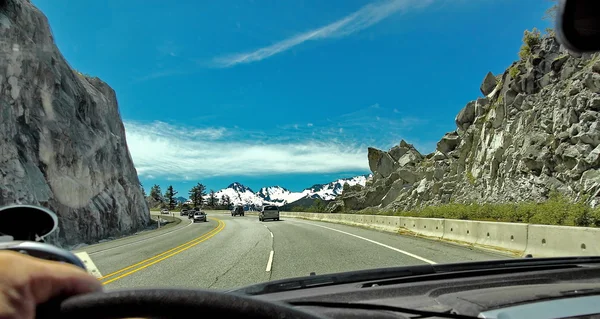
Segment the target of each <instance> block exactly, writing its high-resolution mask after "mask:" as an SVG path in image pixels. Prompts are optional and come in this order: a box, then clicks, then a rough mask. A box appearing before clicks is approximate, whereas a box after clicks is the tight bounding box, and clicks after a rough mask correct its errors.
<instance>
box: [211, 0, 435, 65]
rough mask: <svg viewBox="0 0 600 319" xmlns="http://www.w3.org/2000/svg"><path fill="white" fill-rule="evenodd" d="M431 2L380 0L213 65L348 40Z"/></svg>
mask: <svg viewBox="0 0 600 319" xmlns="http://www.w3.org/2000/svg"><path fill="white" fill-rule="evenodd" d="M431 2H433V0H383V1H379V2H376V3H370V4H368V5H366V6H364V7H362V8H360V9H359V10H358V11H355V12H353V13H351V14H350V15H347V16H345V17H343V18H342V19H339V20H337V21H335V22H333V23H330V24H327V25H325V26H322V27H320V28H317V29H313V30H310V31H307V32H304V33H301V34H298V35H296V36H293V37H291V38H287V39H285V40H282V41H279V42H277V43H275V44H272V45H269V46H266V47H263V48H260V49H257V50H254V51H250V52H245V53H238V54H232V55H228V56H224V57H219V58H216V59H215V60H214V61H213V62H214V64H215V66H217V67H231V66H234V65H236V64H241V63H251V62H256V61H261V60H263V59H266V58H268V57H271V56H273V55H275V54H277V53H281V52H283V51H286V50H289V49H290V48H292V47H295V46H297V45H299V44H302V43H304V42H306V41H314V40H323V39H327V38H334V37H344V36H348V35H350V34H352V33H354V32H357V31H360V30H363V29H366V28H368V27H370V26H372V25H374V24H376V23H378V22H380V21H381V20H383V19H385V18H387V17H389V16H390V15H392V14H394V13H397V12H399V11H402V10H407V9H410V8H414V7H419V6H421V7H422V6H427V5H429V4H430V3H431Z"/></svg>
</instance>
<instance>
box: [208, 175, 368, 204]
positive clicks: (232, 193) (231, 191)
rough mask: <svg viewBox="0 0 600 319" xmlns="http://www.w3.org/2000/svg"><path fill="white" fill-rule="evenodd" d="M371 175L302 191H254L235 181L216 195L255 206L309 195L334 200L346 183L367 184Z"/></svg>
mask: <svg viewBox="0 0 600 319" xmlns="http://www.w3.org/2000/svg"><path fill="white" fill-rule="evenodd" d="M370 176H371V175H361V176H355V177H350V178H342V179H338V180H336V181H333V182H331V183H327V184H316V185H313V186H311V187H309V188H306V189H304V190H303V191H301V192H292V191H290V190H288V189H286V188H284V187H281V186H270V187H263V188H261V189H260V190H259V191H258V192H254V191H252V189H250V188H249V187H246V186H244V185H242V184H240V183H238V182H235V183H232V184H230V185H229V186H227V187H226V188H224V189H222V190H220V191H218V192H216V193H215V195H216V196H217V198H218V199H219V201H220V200H221V198H222V197H223V195H227V196H229V198H230V199H231V203H233V204H236V205H238V204H240V205H244V206H248V207H255V208H257V207H261V206H263V205H277V206H283V205H285V204H288V203H292V202H295V201H297V200H299V199H301V198H307V197H308V198H313V199H322V200H332V199H335V198H336V197H337V196H339V195H340V194H341V193H342V190H343V188H344V184H345V183H348V184H349V185H350V186H354V185H362V186H365V183H366V182H367V179H368V178H369V177H370Z"/></svg>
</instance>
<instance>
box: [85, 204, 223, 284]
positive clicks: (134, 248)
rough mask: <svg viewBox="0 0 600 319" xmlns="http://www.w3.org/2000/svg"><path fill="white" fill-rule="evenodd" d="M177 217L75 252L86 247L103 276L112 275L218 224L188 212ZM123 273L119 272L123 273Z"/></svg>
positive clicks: (208, 230) (206, 231)
mask: <svg viewBox="0 0 600 319" xmlns="http://www.w3.org/2000/svg"><path fill="white" fill-rule="evenodd" d="M175 217H176V218H180V219H182V221H181V223H179V224H178V225H176V226H174V227H166V228H164V229H159V230H155V231H150V232H145V233H143V234H140V235H136V236H130V237H126V238H122V239H118V240H114V241H108V242H103V243H100V244H95V245H90V246H86V247H82V248H80V249H78V250H75V251H74V252H75V253H77V252H82V251H85V252H86V253H87V254H88V255H89V256H90V258H91V259H92V260H93V262H94V264H95V265H96V267H97V268H98V269H99V270H100V273H101V274H102V275H103V277H114V276H110V275H111V274H112V273H114V272H116V271H118V270H121V269H125V268H128V267H130V266H131V265H135V264H137V263H139V262H141V261H144V260H147V259H148V258H150V257H153V256H156V255H157V254H160V253H162V252H166V251H169V250H171V249H173V248H175V247H178V246H180V245H181V244H184V243H186V242H189V241H191V240H194V239H196V238H199V237H201V236H203V235H205V234H207V233H208V232H210V231H211V230H213V229H215V228H216V227H217V226H218V223H217V221H215V220H211V219H209V221H208V222H206V223H192V222H191V221H190V220H188V219H187V217H186V216H183V217H179V216H177V215H176V216H175ZM160 257H163V256H160ZM121 274H122V273H119V275H121ZM103 279H104V278H103Z"/></svg>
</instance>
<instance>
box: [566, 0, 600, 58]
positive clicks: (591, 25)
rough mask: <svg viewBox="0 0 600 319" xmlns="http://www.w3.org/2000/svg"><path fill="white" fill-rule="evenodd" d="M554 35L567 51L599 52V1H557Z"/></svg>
mask: <svg viewBox="0 0 600 319" xmlns="http://www.w3.org/2000/svg"><path fill="white" fill-rule="evenodd" d="M556 35H557V37H558V40H559V42H560V43H561V44H562V45H564V46H565V47H566V48H567V50H569V51H573V52H577V53H584V52H595V51H600V1H598V0H559V3H558V10H557V12H556Z"/></svg>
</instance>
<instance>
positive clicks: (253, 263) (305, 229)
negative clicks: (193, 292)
mask: <svg viewBox="0 0 600 319" xmlns="http://www.w3.org/2000/svg"><path fill="white" fill-rule="evenodd" d="M208 216H209V222H208V223H199V224H192V225H189V226H184V228H180V229H179V230H177V231H174V232H172V233H171V234H170V235H166V236H162V237H157V238H156V239H149V240H146V241H142V242H138V243H132V244H130V245H127V246H121V247H114V248H113V249H109V250H106V248H107V247H108V246H109V245H108V246H107V245H105V246H104V248H103V249H105V250H104V251H101V252H98V253H96V254H92V255H91V258H92V260H93V261H94V263H95V264H96V266H97V267H98V268H99V270H100V271H101V273H102V274H103V275H104V276H105V278H102V279H101V280H102V281H103V282H104V283H105V288H106V289H108V290H112V289H120V288H142V287H183V288H215V289H229V288H234V287H240V286H245V285H249V284H253V283H259V282H264V281H268V280H276V279H283V278H290V277H297V276H305V275H308V274H309V273H310V272H315V273H317V274H325V273H333V272H341V271H349V270H360V269H369V268H379V267H393V266H406V265H418V264H425V263H446V262H460V261H470V260H490V259H503V258H509V257H507V256H505V255H500V254H497V253H493V252H488V251H482V250H476V249H472V248H468V247H463V246H457V245H452V244H447V243H442V242H439V241H433V240H428V239H423V238H416V237H410V236H399V235H394V234H389V233H383V232H379V231H375V230H369V229H363V228H356V227H351V226H345V225H338V224H332V223H324V222H315V221H306V220H300V219H294V218H282V220H281V221H267V222H262V223H261V222H259V221H258V217H257V216H251V215H246V216H244V217H241V216H238V217H232V216H231V215H230V214H229V213H228V212H225V213H223V212H215V211H208ZM182 224H183V223H182ZM105 244H109V243H105ZM92 248H94V247H92ZM109 248H110V247H109ZM90 251H92V250H90ZM165 252H166V253H165ZM157 255H158V256H157ZM154 256H156V257H154ZM153 257H154V258H153ZM136 264H137V265H136ZM131 265H134V266H131ZM127 267H129V268H127ZM123 268H126V269H125V270H124V271H121V272H119V273H117V274H114V275H111V276H107V275H110V274H111V273H113V272H115V271H119V270H120V269H123Z"/></svg>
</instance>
